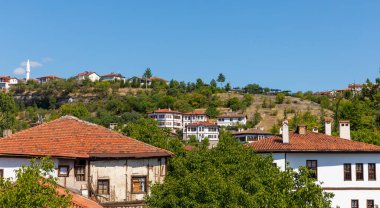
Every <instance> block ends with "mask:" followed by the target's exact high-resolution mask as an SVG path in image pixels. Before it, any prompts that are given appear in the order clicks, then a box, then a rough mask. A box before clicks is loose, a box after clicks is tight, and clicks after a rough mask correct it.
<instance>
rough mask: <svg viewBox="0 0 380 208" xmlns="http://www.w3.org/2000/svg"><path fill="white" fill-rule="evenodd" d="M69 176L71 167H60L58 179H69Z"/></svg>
mask: <svg viewBox="0 0 380 208" xmlns="http://www.w3.org/2000/svg"><path fill="white" fill-rule="evenodd" d="M68 176H69V166H68V165H59V166H58V177H68Z"/></svg>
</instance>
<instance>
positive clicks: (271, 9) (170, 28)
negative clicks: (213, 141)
mask: <svg viewBox="0 0 380 208" xmlns="http://www.w3.org/2000/svg"><path fill="white" fill-rule="evenodd" d="M379 11H380V1H375V0H372V1H371V0H368V1H358V0H355V1H350V0H341V1H331V0H320V1H304V0H302V1H301V0H300V1H297V0H291V1H290V0H289V1H282V0H281V1H280V0H278V1H271V0H268V1H238V0H229V1H224V0H219V1H212V0H192V1H190V0H188V1H185V0H173V1H156V0H152V1H144V0H139V1H127V0H120V1H118V0H112V1H105V0H104V1H99V0H57V1H51V0H46V1H43V0H34V1H27V0H24V1H18V0H12V1H2V0H0V74H9V75H15V74H14V71H15V70H16V69H17V70H16V71H18V72H20V70H21V69H22V68H23V66H22V62H23V61H25V60H26V59H28V58H29V59H31V60H33V61H35V63H34V65H33V66H35V67H34V68H32V75H31V76H32V77H38V76H41V75H46V74H55V75H58V76H62V77H69V76H73V75H75V74H77V73H78V72H81V71H84V70H89V71H96V72H98V73H99V74H105V73H109V72H119V73H122V74H123V75H125V76H126V77H129V76H134V75H141V74H142V73H143V71H144V70H145V68H147V67H150V68H151V69H152V71H153V74H154V75H156V76H161V77H164V78H166V79H172V78H173V79H177V80H185V81H194V80H195V79H196V78H199V77H200V78H202V79H203V80H205V81H210V80H211V79H212V78H214V77H216V76H217V75H218V73H220V72H221V73H224V74H225V75H226V77H227V80H228V82H230V83H231V84H232V85H233V86H244V85H246V84H248V83H258V84H260V85H262V86H268V87H271V88H279V89H284V90H287V89H289V90H292V91H297V90H303V91H305V90H325V89H337V88H344V87H346V85H347V84H348V83H351V82H356V83H358V82H363V81H365V79H366V78H370V79H374V78H375V77H378V76H379V67H380V56H379V55H380V12H379ZM20 67H21V69H18V68H20ZM17 76H18V77H23V75H17Z"/></svg>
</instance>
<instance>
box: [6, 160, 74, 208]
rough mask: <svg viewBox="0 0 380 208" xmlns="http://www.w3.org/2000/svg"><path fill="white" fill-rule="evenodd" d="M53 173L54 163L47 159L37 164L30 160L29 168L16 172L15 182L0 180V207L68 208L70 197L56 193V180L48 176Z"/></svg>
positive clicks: (24, 167) (23, 167) (22, 168)
mask: <svg viewBox="0 0 380 208" xmlns="http://www.w3.org/2000/svg"><path fill="white" fill-rule="evenodd" d="M53 171H54V163H53V162H52V160H50V159H49V158H41V159H40V160H39V162H37V161H36V159H31V160H30V164H29V166H25V165H23V166H22V167H21V168H20V169H19V170H16V178H15V182H12V181H11V179H9V178H7V179H1V180H2V181H1V183H0V204H1V207H20V208H24V207H25V208H27V207H28V208H29V207H35V208H39V207H69V205H70V203H71V195H68V192H66V195H60V194H59V193H58V192H57V187H58V184H57V178H54V177H52V176H51V175H49V173H51V172H53Z"/></svg>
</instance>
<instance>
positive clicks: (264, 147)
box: [247, 119, 380, 207]
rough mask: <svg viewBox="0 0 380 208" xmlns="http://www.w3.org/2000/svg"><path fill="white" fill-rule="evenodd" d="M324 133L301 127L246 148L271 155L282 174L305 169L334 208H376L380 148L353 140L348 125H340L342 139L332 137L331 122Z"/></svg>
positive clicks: (284, 130)
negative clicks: (307, 169)
mask: <svg viewBox="0 0 380 208" xmlns="http://www.w3.org/2000/svg"><path fill="white" fill-rule="evenodd" d="M325 131H326V132H325V133H318V132H317V130H316V129H315V130H314V131H307V127H306V126H304V125H300V126H299V127H298V128H297V130H296V131H294V132H289V127H288V123H287V122H286V121H285V122H284V123H283V126H282V134H281V135H275V136H272V137H269V138H265V139H261V140H259V141H257V142H252V143H249V144H247V146H248V147H251V148H254V149H255V150H256V151H257V153H260V154H264V155H268V154H271V155H272V157H273V160H274V165H276V166H277V167H278V168H279V169H280V170H283V171H284V170H285V169H286V168H288V167H291V168H294V169H295V170H298V168H299V167H300V166H306V167H307V168H309V169H310V170H311V171H312V172H311V173H312V174H311V176H312V177H314V178H316V179H317V181H318V182H317V183H318V184H320V185H321V187H322V188H323V190H324V191H326V192H332V193H333V194H334V197H333V199H332V207H377V206H378V205H379V204H380V171H379V167H380V146H377V145H372V144H367V143H363V142H357V141H353V140H351V137H350V123H349V121H340V122H339V137H336V136H331V119H327V120H326V123H325Z"/></svg>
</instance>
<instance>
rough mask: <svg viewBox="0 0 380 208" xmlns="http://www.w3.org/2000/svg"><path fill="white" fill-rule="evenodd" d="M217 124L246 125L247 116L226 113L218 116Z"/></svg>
mask: <svg viewBox="0 0 380 208" xmlns="http://www.w3.org/2000/svg"><path fill="white" fill-rule="evenodd" d="M217 118H218V125H219V126H237V125H239V124H240V125H246V124H247V116H246V115H243V114H237V113H228V114H225V115H221V116H218V117H217Z"/></svg>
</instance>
